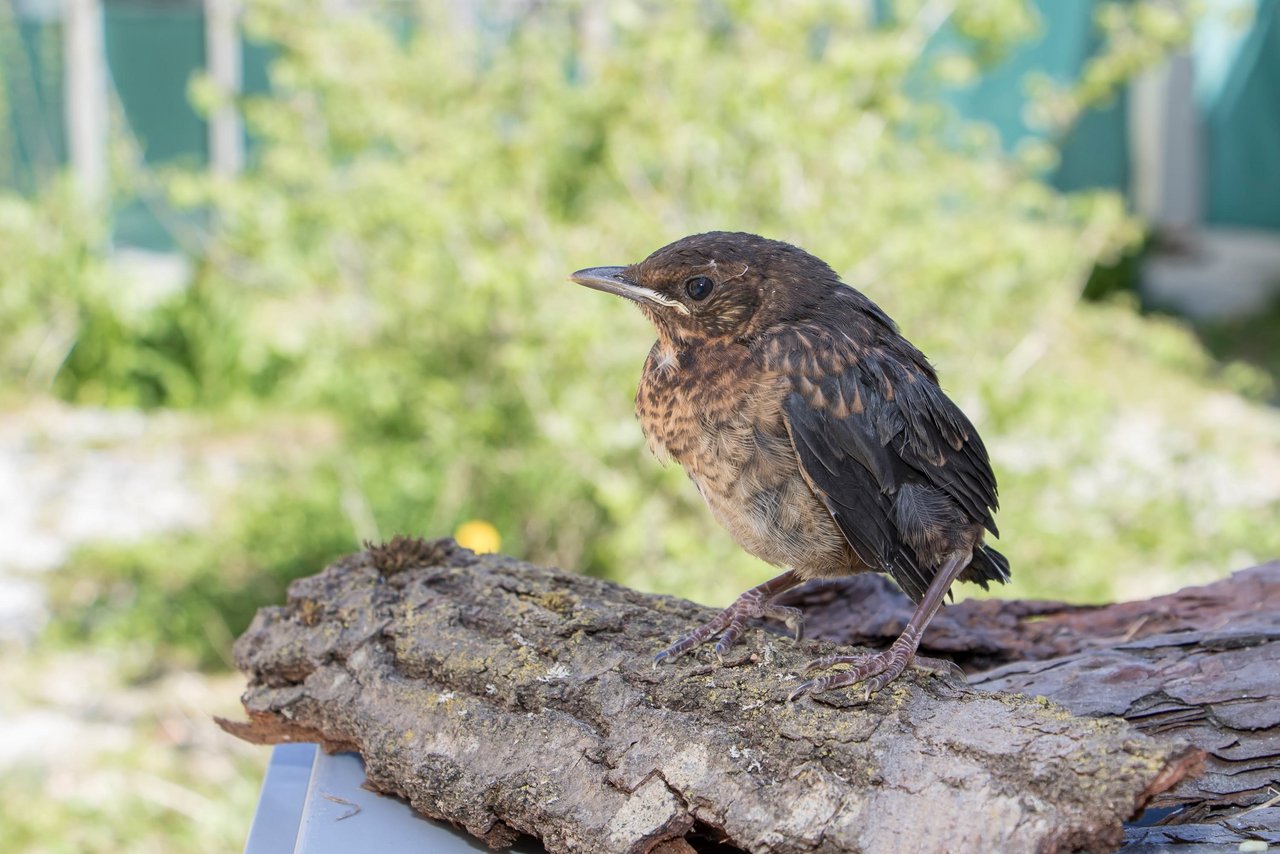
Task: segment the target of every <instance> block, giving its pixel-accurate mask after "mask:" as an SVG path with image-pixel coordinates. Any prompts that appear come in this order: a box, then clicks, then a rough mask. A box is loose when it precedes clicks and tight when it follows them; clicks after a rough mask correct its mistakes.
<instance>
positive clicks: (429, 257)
mask: <svg viewBox="0 0 1280 854" xmlns="http://www.w3.org/2000/svg"><path fill="white" fill-rule="evenodd" d="M0 59H2V62H0V532H2V534H3V535H2V536H0V645H2V648H0V685H2V690H0V828H3V831H2V833H3V839H0V848H4V850H32V851H45V850H47V851H103V852H106V851H111V852H115V851H122V850H129V851H175V850H183V851H186V850H193V851H194V850H208V851H226V850H234V849H236V848H238V847H239V846H240V845H241V844H242V843H243V839H244V835H245V833H246V831H247V828H248V825H249V821H250V818H251V816H252V811H253V806H254V801H255V797H256V793H257V789H258V785H259V783H260V780H261V773H262V769H263V768H264V766H265V762H266V757H267V754H266V751H265V750H263V749H256V748H250V747H247V746H245V745H241V744H238V743H236V742H234V741H233V740H232V739H230V738H229V737H226V736H224V735H222V734H221V733H220V732H219V731H218V730H216V728H214V727H213V725H212V724H211V722H210V716H211V715H212V714H215V713H221V714H233V713H234V712H235V710H236V708H237V695H238V691H239V689H240V687H241V684H242V682H241V679H240V677H239V676H238V675H236V674H234V673H233V672H231V670H230V654H229V650H230V645H231V642H232V640H233V639H234V637H235V636H236V635H237V634H238V633H239V632H240V631H241V630H242V629H243V628H244V627H245V626H246V625H247V622H248V620H249V619H250V617H251V616H252V614H253V612H254V610H255V608H257V607H258V606H260V605H265V604H271V603H274V602H278V601H280V600H281V598H282V596H283V591H284V587H285V585H286V584H287V582H288V580H289V579H291V578H294V577H296V576H298V575H303V574H309V573H312V572H314V571H316V570H318V569H319V568H320V567H322V566H323V565H324V563H325V562H326V561H327V560H328V559H330V558H332V557H334V556H335V555H338V554H341V553H344V552H348V551H351V550H353V549H355V548H357V547H358V545H359V543H360V542H361V541H362V540H364V539H371V540H376V539H379V538H384V537H388V536H390V535H391V534H393V533H398V532H403V533H412V534H422V535H426V536H443V535H451V534H456V535H457V536H458V537H459V539H461V540H463V541H464V542H466V543H468V544H470V545H472V546H473V547H476V548H484V549H499V548H500V549H501V550H503V551H506V552H508V553H511V554H514V555H517V556H520V557H524V558H527V559H529V560H532V561H536V562H542V563H551V564H556V565H559V566H562V567H566V568H570V569H573V570H577V571H581V572H587V573H592V574H596V575H601V576H605V577H608V578H612V579H616V580H618V581H621V582H624V583H626V584H629V585H633V586H635V587H638V588H641V589H644V590H650V591H658V592H666V593H676V594H680V595H684V596H689V597H692V598H694V599H698V600H700V601H704V602H707V603H711V604H724V603H727V602H728V601H729V600H730V599H731V598H732V597H733V596H734V595H735V594H736V593H738V592H740V591H741V590H742V589H744V588H745V587H747V586H749V585H750V584H753V583H757V582H758V581H760V580H762V579H763V578H765V577H767V575H768V574H769V568H767V567H765V566H763V565H762V564H760V563H758V562H756V561H754V560H753V559H751V558H749V557H747V556H745V555H744V554H742V553H741V552H740V551H739V550H738V549H737V548H736V547H735V546H734V545H733V544H732V542H731V541H730V540H729V538H728V536H727V535H726V534H724V533H723V532H721V531H720V530H719V529H718V528H717V527H716V526H715V524H714V522H713V521H712V520H711V518H710V515H709V514H708V513H707V512H706V510H705V509H704V508H703V507H702V506H701V504H700V501H699V499H698V498H697V496H696V493H695V491H694V489H693V488H692V487H691V486H690V485H689V484H688V482H687V481H686V480H685V478H684V477H683V475H682V474H681V473H680V471H679V470H678V468H666V469H664V468H662V467H661V466H660V465H659V464H658V463H657V462H655V461H654V460H653V459H651V458H650V457H649V455H648V453H647V451H646V450H645V449H644V445H643V441H642V438H641V435H640V430H639V427H638V425H637V424H636V423H635V421H634V418H633V416H632V412H631V398H632V395H633V393H634V390H635V385H636V380H637V377H638V375H639V370H640V365H641V362H642V360H643V357H644V355H645V353H646V352H647V350H648V347H649V345H650V342H651V340H652V338H651V333H650V331H649V329H648V328H647V325H646V324H645V322H644V320H643V318H642V317H641V316H640V315H639V314H638V313H636V312H634V311H632V310H631V309H629V308H628V307H627V306H625V305H623V304H622V303H620V302H619V301H617V300H610V299H608V298H606V297H605V296H603V295H600V294H596V293H592V292H588V291H584V290H583V289H581V288H576V287H574V286H573V285H571V284H569V283H567V282H566V281H565V275H566V274H567V273H568V272H570V271H572V270H574V269H577V268H580V267H584V266H591V265H597V264H621V263H628V262H630V261H634V260H638V259H640V258H642V257H643V256H644V255H646V254H647V253H648V252H649V251H651V250H652V249H655V248H657V247H658V246H660V245H662V244H665V243H667V242H669V241H671V240H673V239H675V238H677V237H680V236H683V235H685V234H688V233H692V232H697V231H703V230H708V229H713V228H719V229H733V230H747V231H753V232H758V233H761V234H764V235H767V236H771V237H777V238H781V239H785V240H789V241H792V242H795V243H798V244H800V245H802V246H804V247H805V248H807V249H809V250H810V251H812V252H814V253H815V254H818V255H820V256H821V257H823V258H824V259H826V260H827V261H828V262H830V263H831V264H832V266H834V267H835V269H836V270H837V271H839V272H840V273H841V274H842V276H843V277H844V279H845V280H846V281H848V282H850V283H851V284H854V285H855V286H857V287H859V288H861V289H862V290H864V291H865V292H866V293H868V294H869V295H870V296H871V297H872V298H873V299H875V300H876V301H877V302H879V303H880V304H881V305H882V306H883V307H884V308H885V309H886V310H887V311H888V312H889V313H890V314H891V315H893V316H894V317H895V318H896V319H897V320H898V321H899V323H900V324H901V326H902V327H903V329H904V331H905V332H906V334H907V335H908V336H909V337H910V338H911V339H912V340H913V341H914V342H915V343H917V344H918V345H919V346H920V347H921V348H922V349H923V350H924V351H925V352H926V353H927V354H928V355H929V356H930V357H931V358H932V359H933V360H934V362H935V363H936V365H937V366H938V368H939V371H940V373H941V375H942V379H943V385H944V387H945V388H946V389H947V390H948V392H949V393H951V394H952V396H953V397H954V398H955V399H956V400H958V401H959V402H960V403H961V405H962V406H963V408H964V409H965V410H966V411H967V412H968V413H969V415H970V416H971V418H972V419H973V420H974V421H975V422H976V423H977V425H978V426H979V428H980V429H981V431H982V433H983V435H984V437H985V439H986V443H987V445H988V447H989V448H990V450H991V454H992V457H993V461H994V465H995V469H996V472H997V475H998V477H999V480H1000V486H1001V498H1002V502H1003V507H1002V510H1001V512H1000V515H999V523H1000V528H1001V530H1002V531H1003V532H1004V535H1005V536H1004V539H1003V540H1001V541H1000V544H999V547H1000V549H1001V550H1002V551H1004V552H1005V553H1006V554H1007V555H1008V556H1009V558H1010V560H1011V563H1012V565H1013V572H1014V583H1013V585H1012V586H1011V587H1009V588H1008V589H1007V590H1001V591H996V593H998V594H999V595H1009V596H1018V597H1050V598H1057V599H1068V600H1073V601H1100V600H1104V599H1108V598H1115V597H1120V598H1135V597H1139V598H1140V597H1146V596H1149V595H1154V594H1157V593H1162V592H1167V591H1170V590H1173V589H1176V588H1178V587H1181V586H1184V585H1186V584H1190V583H1199V582H1204V581H1207V580H1210V579H1215V578H1219V577H1222V576H1224V575H1225V574H1226V573H1228V572H1230V571H1231V570H1233V569H1239V568H1243V567H1245V566H1248V565H1251V564H1254V563H1258V562H1261V561H1263V560H1266V559H1270V558H1275V557H1277V556H1280V524H1277V521H1278V520H1280V412H1278V411H1277V409H1276V408H1275V404H1276V401H1277V397H1276V395H1277V392H1276V383H1275V378H1276V376H1277V372H1278V371H1280V340H1278V339H1280V307H1278V304H1277V302H1276V298H1277V295H1278V294H1280V0H1204V1H1203V2H1199V3H1183V2H1176V0H1165V2H1159V1H1158V0H1133V1H1132V2H1097V0H1079V2H1058V0H1039V2H1022V0H929V2H924V0H906V2H889V0H881V1H880V2H871V0H866V2H853V0H842V2H826V3H824V2H797V3H786V4H765V3H748V2H745V0H742V1H741V2H738V0H708V2H700V3H688V4H667V3H660V2H657V0H647V2H639V0H637V1H636V2H586V0H582V2H532V0H525V2H517V0H508V2H498V0H489V2H471V3H469V2H465V0H453V2H443V0H441V2H426V0H423V2H420V3H412V2H398V3H380V2H360V0H329V1H328V2H312V0H246V2H245V3H244V4H243V5H241V4H238V3H236V2H233V0H204V2H199V0H181V1H180V0H171V2H159V0H155V2H144V1H143V0H128V2H125V1H124V0H121V2H113V0H61V2H59V0H10V2H4V3H0ZM957 592H958V593H961V594H962V595H967V594H968V593H970V592H971V591H967V590H958V591H957Z"/></svg>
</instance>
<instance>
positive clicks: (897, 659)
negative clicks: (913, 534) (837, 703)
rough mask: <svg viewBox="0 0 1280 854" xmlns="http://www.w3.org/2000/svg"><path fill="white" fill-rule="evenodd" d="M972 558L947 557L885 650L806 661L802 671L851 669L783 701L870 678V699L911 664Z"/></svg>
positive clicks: (810, 683) (957, 554)
mask: <svg viewBox="0 0 1280 854" xmlns="http://www.w3.org/2000/svg"><path fill="white" fill-rule="evenodd" d="M972 557H973V555H972V553H971V552H967V551H966V552H953V553H952V554H951V555H950V556H948V557H947V560H946V562H945V563H943V565H942V567H941V568H939V570H938V574H937V575H935V576H934V577H933V580H932V581H931V582H929V588H928V589H927V590H926V591H925V593H924V598H923V599H921V600H920V604H919V605H917V606H916V610H915V613H913V614H912V615H911V619H910V620H908V621H907V627H906V628H905V629H903V630H902V634H901V635H899V636H898V638H897V640H895V641H894V642H893V643H892V644H891V645H890V646H889V648H888V649H886V650H884V651H883V652H877V653H872V654H869V655H867V654H864V655H829V656H827V657H826V658H819V659H817V660H816V661H811V662H809V666H808V667H806V668H805V670H813V669H815V668H819V667H831V666H832V665H836V664H850V665H852V667H851V668H850V669H848V670H844V671H841V672H839V673H832V674H830V675H829V676H821V677H819V678H817V679H810V680H809V681H808V682H804V683H801V684H800V685H799V686H797V687H796V689H795V690H794V691H792V692H791V696H790V697H788V698H787V700H788V701H790V700H794V699H795V698H796V697H799V696H800V695H801V694H808V693H812V694H818V693H821V692H823V691H827V690H829V689H831V688H841V687H843V686H845V685H852V684H853V683H855V682H861V681H862V680H863V679H868V678H869V677H872V676H874V677H875V678H874V679H870V681H868V682H867V694H866V696H867V699H870V698H871V695H872V694H874V693H875V692H876V691H879V690H880V689H881V688H883V687H884V686H886V685H888V684H889V683H890V682H892V681H893V680H895V679H897V678H898V677H899V676H901V675H902V671H904V670H906V669H907V665H908V664H910V663H911V659H913V658H915V654H916V649H917V648H918V647H919V646H920V638H921V637H923V635H924V629H925V626H927V625H929V621H930V620H932V619H933V616H934V614H936V613H938V609H939V608H941V607H942V600H943V599H944V598H945V597H946V595H947V591H948V590H949V589H951V584H952V582H954V581H955V580H956V578H957V576H959V575H960V573H961V572H963V571H964V568H965V567H966V566H968V565H969V561H970V560H971V559H972Z"/></svg>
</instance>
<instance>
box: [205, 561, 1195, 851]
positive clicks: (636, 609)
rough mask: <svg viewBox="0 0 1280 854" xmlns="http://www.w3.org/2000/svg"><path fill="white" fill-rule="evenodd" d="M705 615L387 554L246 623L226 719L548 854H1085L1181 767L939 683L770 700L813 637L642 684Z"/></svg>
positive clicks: (570, 578) (1042, 708) (1122, 730)
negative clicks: (243, 718)
mask: <svg viewBox="0 0 1280 854" xmlns="http://www.w3.org/2000/svg"><path fill="white" fill-rule="evenodd" d="M711 613H712V612H711V611H709V610H708V609H706V608H702V607H700V606H697V605H694V604H692V603H689V602H685V601H682V600H678V599H673V598H670V597H661V596H647V595H644V594H641V593H638V592H636V591H633V590H628V589H626V588H623V587H619V586H618V585H615V584H610V583H608V582H604V581H600V580H598V579H593V578H588V577H584V576H578V575H572V574H568V573H564V572H560V571H557V570H551V569H544V568H540V567H535V566H531V565H529V564H525V563H520V562H518V561H514V560H511V559H509V558H505V557H501V556H484V557H480V556H476V555H474V554H472V553H471V552H469V551H466V550H465V549H461V548H459V547H458V546H456V545H455V544H453V543H452V542H451V541H447V540H446V541H438V542H424V541H419V540H405V539H397V540H395V541H393V542H392V543H390V544H388V545H386V546H383V547H378V548H374V549H371V550H370V551H368V552H365V553H361V554H358V555H353V556H351V557H349V558H346V559H344V560H342V561H339V562H338V563H336V564H334V565H333V566H330V567H329V568H328V569H326V570H325V571H323V572H321V573H320V574H318V575H316V576H312V577H310V578H305V579H301V580H299V581H297V582H295V583H294V584H293V585H292V586H291V588H290V592H289V601H288V603H287V604H286V605H284V606H282V607H272V608H264V609H263V610H262V611H260V612H259V614H258V616H257V618H256V619H255V620H254V622H253V625H252V626H251V627H250V628H249V630H248V631H247V632H246V633H245V635H244V636H243V637H242V638H241V639H240V640H239V641H238V642H237V644H236V650H235V654H236V660H237V663H238V665H239V666H240V667H241V668H242V669H243V670H244V671H245V672H246V673H247V674H248V675H249V680H250V681H249V688H248V690H247V692H246V693H245V695H244V704H245V708H246V710H247V712H248V715H249V720H248V721H247V722H245V723H231V722H222V723H223V726H224V727H225V728H226V729H227V730H228V731H230V732H232V733H234V734H236V735H239V736H240V737H242V738H246V739H249V740H251V741H256V742H260V743H275V742H281V741H316V742H319V743H320V744H322V745H324V746H325V747H326V748H327V749H329V750H356V751H359V752H360V753H361V755H362V756H363V757H364V760H365V765H366V770H367V773H368V776H369V782H370V784H371V785H372V786H373V787H375V788H376V789H378V790H381V791H384V792H389V793H395V794H398V795H400V796H402V797H404V798H406V799H407V800H408V801H409V802H410V803H411V804H412V805H413V807H414V808H415V809H417V810H419V811H421V812H423V813H425V814H427V815H430V816H432V817H435V818H440V819H445V820H448V821H450V822H453V823H455V824H457V825H459V826H461V827H464V828H466V829H467V830H468V831H469V832H471V833H472V834H474V835H476V836H478V837H481V838H482V839H484V840H486V841H487V842H488V843H489V844H491V845H494V846H502V845H506V844H509V843H510V842H511V841H512V840H514V839H515V838H516V836H517V835H518V834H519V833H527V834H530V835H533V836H536V837H537V838H539V839H541V840H542V842H543V843H544V844H545V845H546V847H547V848H548V849H549V850H552V851H650V850H653V849H654V848H656V847H657V846H659V845H666V850H669V851H678V850H686V851H687V850H689V845H688V841H689V840H692V839H706V840H713V841H715V842H718V843H723V844H727V845H730V846H733V847H736V848H740V849H743V850H749V851H771V852H790V851H811V850H815V849H819V848H820V849H822V850H826V851H882V850H918V851H933V850H948V851H967V850H974V851H976V850H996V849H998V850H1025V851H1072V850H1081V849H1083V850H1090V851H1104V850H1110V849H1112V848H1114V847H1116V846H1117V845H1118V844H1120V842H1121V841H1122V822H1123V821H1124V820H1125V819H1127V818H1129V817H1131V816H1133V815H1134V814H1136V813H1137V812H1139V811H1140V810H1141V809H1142V808H1143V806H1144V805H1145V804H1147V803H1148V802H1149V801H1150V800H1151V798H1153V797H1154V796H1156V795H1158V794H1160V793H1162V792H1165V791H1167V790H1169V789H1170V788H1171V787H1173V786H1175V785H1176V784H1178V783H1179V781H1181V780H1182V779H1184V778H1185V777H1187V776H1188V775H1190V774H1192V773H1194V771H1195V769H1196V766H1197V764H1198V762H1199V759H1200V754H1199V752H1198V751H1196V750H1194V749H1191V748H1189V747H1188V745H1187V744H1186V743H1185V742H1182V741H1179V740H1176V739H1174V740H1169V739H1161V740H1157V739H1153V738H1150V737H1148V736H1145V735H1142V734H1141V733H1138V732H1136V731H1135V730H1134V729H1133V728H1132V727H1130V726H1129V725H1128V724H1126V723H1124V722H1123V721H1119V720H1117V719H1107V718H1094V719H1088V718H1081V717H1077V716H1074V715H1071V714H1069V713H1068V712H1066V711H1065V710H1064V709H1062V708H1061V707H1058V706H1055V705H1054V704H1052V703H1050V702H1048V701H1046V700H1044V699H1033V698H1028V697H1023V696H1018V695H1014V694H1007V693H992V692H983V691H977V690H974V689H972V688H970V687H969V686H967V685H966V684H965V683H964V680H963V679H962V678H960V677H959V675H958V674H957V673H955V672H952V671H951V670H949V669H947V667H946V666H943V667H942V668H941V669H939V670H933V671H930V670H925V669H921V668H913V669H911V670H910V672H909V673H907V674H906V675H904V677H903V678H902V679H900V680H898V681H897V682H895V683H893V684H892V685H890V686H889V687H888V688H886V689H885V690H883V691H881V692H880V693H879V694H877V695H876V696H875V697H873V698H872V699H871V700H870V701H863V700H862V699H861V697H860V695H859V694H858V693H857V692H856V691H855V692H842V691H836V692H830V693H827V694H821V695H817V696H815V697H806V698H804V699H802V700H800V701H797V702H796V703H790V704H789V703H787V702H786V697H787V695H788V693H789V692H790V690H791V689H792V688H793V687H794V686H795V684H797V680H798V679H800V678H801V677H800V672H801V670H802V668H803V666H804V663H805V662H807V661H808V660H810V659H811V658H813V657H815V656H818V655H823V654H827V653H829V652H831V651H832V650H833V649H834V647H833V646H832V645H831V644H830V643H827V642H814V641H806V642H804V643H797V642H795V641H792V640H790V639H784V638H777V637H774V636H771V635H768V634H765V633H752V634H751V636H750V637H749V638H747V639H745V640H744V642H743V643H741V645H740V647H739V648H737V649H735V650H734V651H733V653H732V654H731V656H730V657H729V658H727V659H726V660H725V661H724V662H723V663H718V662H716V661H715V659H714V656H712V655H711V654H710V651H709V650H705V649H704V650H700V651H698V652H697V653H696V654H691V655H689V656H686V657H685V658H683V659H681V660H679V661H678V662H677V663H676V664H675V665H674V666H669V667H664V668H662V669H654V668H653V667H652V665H651V663H650V662H651V657H652V655H653V651H654V650H655V649H658V648H660V647H661V646H663V645H664V644H665V643H667V642H668V641H669V640H670V638H671V637H674V636H675V635H677V634H679V633H680V632H681V631H683V630H685V629H687V628H688V627H689V626H691V625H693V624H695V623H697V622H699V621H702V620H706V619H707V618H708V617H709V616H710V615H711Z"/></svg>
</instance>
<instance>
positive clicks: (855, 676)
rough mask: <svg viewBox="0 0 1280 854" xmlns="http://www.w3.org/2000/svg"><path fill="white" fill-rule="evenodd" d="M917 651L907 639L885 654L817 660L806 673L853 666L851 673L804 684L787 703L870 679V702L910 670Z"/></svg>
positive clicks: (829, 675) (799, 686)
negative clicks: (838, 665) (821, 669)
mask: <svg viewBox="0 0 1280 854" xmlns="http://www.w3.org/2000/svg"><path fill="white" fill-rule="evenodd" d="M915 652H916V645H915V644H914V643H911V641H910V640H909V639H907V638H906V637H905V636H904V637H900V638H898V639H897V640H896V641H894V642H893V645H892V646H890V647H889V648H888V649H886V650H885V651H884V652H876V653H870V654H863V655H829V656H827V657H826V658H819V659H816V660H814V661H811V662H809V665H808V666H807V667H806V668H805V672H806V673H807V672H808V671H810V670H816V669H818V668H822V667H834V666H835V665H837V664H848V665H851V667H850V668H849V669H848V670H842V671H839V672H837V673H831V674H828V675H827V676H820V677H818V678H817V679H810V680H809V681H808V682H802V683H801V684H800V685H798V686H796V689H795V690H794V691H792V692H791V695H790V696H789V697H787V702H791V701H792V700H794V699H795V698H796V697H799V696H800V695H802V694H820V693H822V692H823V691H829V690H831V689H832V688H843V687H844V686H845V685H852V684H854V683H855V682H861V681H862V680H864V679H866V680H868V681H867V683H866V689H867V692H866V695H865V699H868V700H869V699H871V695H872V694H874V693H875V692H877V691H879V690H880V689H881V688H883V687H884V686H886V685H888V684H889V683H890V682H892V681H893V680H895V679H897V678H898V677H899V676H901V675H902V673H903V671H904V670H906V669H907V665H908V664H910V663H911V659H912V658H914V657H915ZM871 677H874V678H871Z"/></svg>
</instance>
